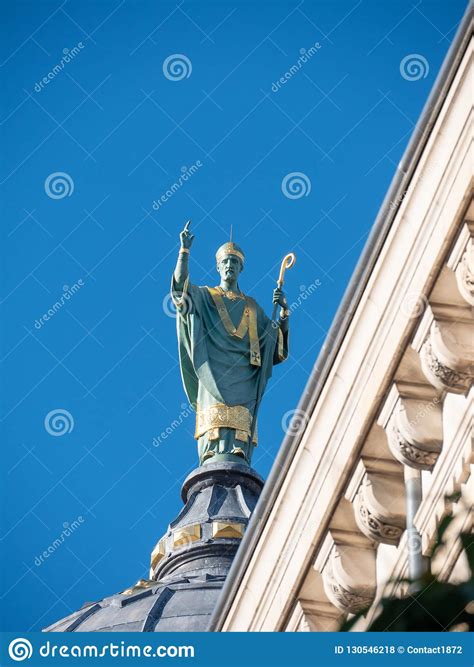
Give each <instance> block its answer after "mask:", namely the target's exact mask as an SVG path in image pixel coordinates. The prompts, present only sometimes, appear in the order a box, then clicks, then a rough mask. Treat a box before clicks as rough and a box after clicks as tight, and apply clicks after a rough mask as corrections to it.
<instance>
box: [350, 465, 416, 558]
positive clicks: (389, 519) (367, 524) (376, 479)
mask: <svg viewBox="0 0 474 667" xmlns="http://www.w3.org/2000/svg"><path fill="white" fill-rule="evenodd" d="M354 513H355V519H356V521H357V525H358V526H359V528H360V529H361V531H362V532H363V533H364V534H365V535H367V537H368V538H370V539H372V540H375V541H376V542H383V543H384V544H393V545H397V544H398V542H399V541H400V537H401V536H402V534H403V531H404V530H405V493H404V485H403V479H398V478H394V477H384V476H383V475H377V474H375V475H370V476H369V475H367V476H366V477H365V479H364V480H363V482H362V484H361V485H360V487H359V491H358V493H357V495H356V497H355V499H354Z"/></svg>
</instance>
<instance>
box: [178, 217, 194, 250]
mask: <svg viewBox="0 0 474 667" xmlns="http://www.w3.org/2000/svg"><path fill="white" fill-rule="evenodd" d="M190 224H191V220H188V221H187V223H186V224H185V226H184V229H183V231H182V232H181V233H180V235H179V238H180V241H181V247H182V248H187V249H188V250H189V248H190V247H191V246H192V244H193V241H194V234H192V233H191V232H190V231H189V225H190Z"/></svg>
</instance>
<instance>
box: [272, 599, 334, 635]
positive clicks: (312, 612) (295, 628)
mask: <svg viewBox="0 0 474 667" xmlns="http://www.w3.org/2000/svg"><path fill="white" fill-rule="evenodd" d="M342 619H343V614H342V613H341V611H340V610H339V609H336V608H335V607H334V605H332V604H331V603H330V602H327V601H326V602H320V601H316V602H315V601H314V600H306V599H304V598H300V599H299V600H298V601H297V603H296V605H295V608H294V610H293V614H292V615H291V618H290V620H289V622H288V625H287V626H286V628H285V631H286V632H336V631H337V630H338V629H339V625H340V623H341V620H342Z"/></svg>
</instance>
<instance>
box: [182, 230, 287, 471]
mask: <svg viewBox="0 0 474 667" xmlns="http://www.w3.org/2000/svg"><path fill="white" fill-rule="evenodd" d="M189 226H190V221H189V222H187V223H186V226H185V227H184V229H183V231H182V232H181V234H180V240H181V248H180V250H179V255H178V261H177V263H176V268H175V271H174V274H173V278H172V284H171V296H172V298H173V302H174V304H175V306H176V309H177V333H178V345H179V358H180V365H181V376H182V379H183V385H184V389H185V391H186V395H187V397H188V400H189V402H190V404H191V405H192V406H193V408H194V409H195V411H196V431H195V438H196V439H197V440H198V451H199V463H200V464H201V465H202V464H205V463H208V462H210V461H234V462H237V463H246V464H248V465H250V461H251V458H252V452H253V449H254V447H256V446H257V430H256V413H257V410H258V407H259V405H260V401H261V399H262V396H263V393H264V390H265V386H266V383H267V380H268V379H269V378H270V376H271V374H272V367H273V365H274V364H279V363H280V362H282V361H284V360H285V359H286V358H287V357H288V319H289V310H288V306H287V302H286V298H285V295H284V293H283V291H282V289H281V285H282V283H283V277H282V276H283V273H284V268H282V272H281V273H280V280H279V282H278V287H277V288H276V289H275V290H274V292H273V303H274V304H275V310H276V307H277V305H280V306H281V310H280V316H279V318H278V320H276V321H272V320H270V319H269V318H268V317H267V316H266V315H265V313H264V311H263V310H262V308H260V306H259V305H258V304H257V303H256V301H254V300H253V299H252V298H251V297H249V296H247V295H246V294H244V293H243V292H241V290H240V287H239V284H238V279H239V275H240V273H241V272H242V270H243V268H244V253H243V251H242V250H241V249H240V248H239V246H238V245H237V244H235V243H232V242H228V243H224V245H222V246H221V247H220V248H219V250H218V251H217V254H216V262H217V271H218V273H219V275H220V284H219V286H218V287H198V286H196V285H193V284H192V283H191V282H190V281H189V269H188V261H189V251H190V248H191V246H192V243H193V241H194V235H193V234H192V233H191V231H190V229H189ZM285 259H286V258H285ZM293 261H294V259H293ZM289 266H291V264H289V265H288V266H287V268H289ZM275 310H274V313H275ZM274 317H275V315H274ZM272 319H274V318H272Z"/></svg>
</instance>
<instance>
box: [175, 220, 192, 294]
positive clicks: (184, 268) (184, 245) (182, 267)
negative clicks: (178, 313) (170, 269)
mask: <svg viewBox="0 0 474 667" xmlns="http://www.w3.org/2000/svg"><path fill="white" fill-rule="evenodd" d="M190 225H191V220H188V221H187V223H186V224H185V225H184V229H183V231H182V232H181V233H180V235H179V240H180V248H179V253H178V261H177V262H176V268H175V270H174V279H175V283H176V287H177V289H182V287H183V285H184V282H185V280H186V278H187V277H188V275H189V268H188V258H189V250H190V248H191V246H192V244H193V241H194V234H192V233H191V232H190V231H189V226H190Z"/></svg>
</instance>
